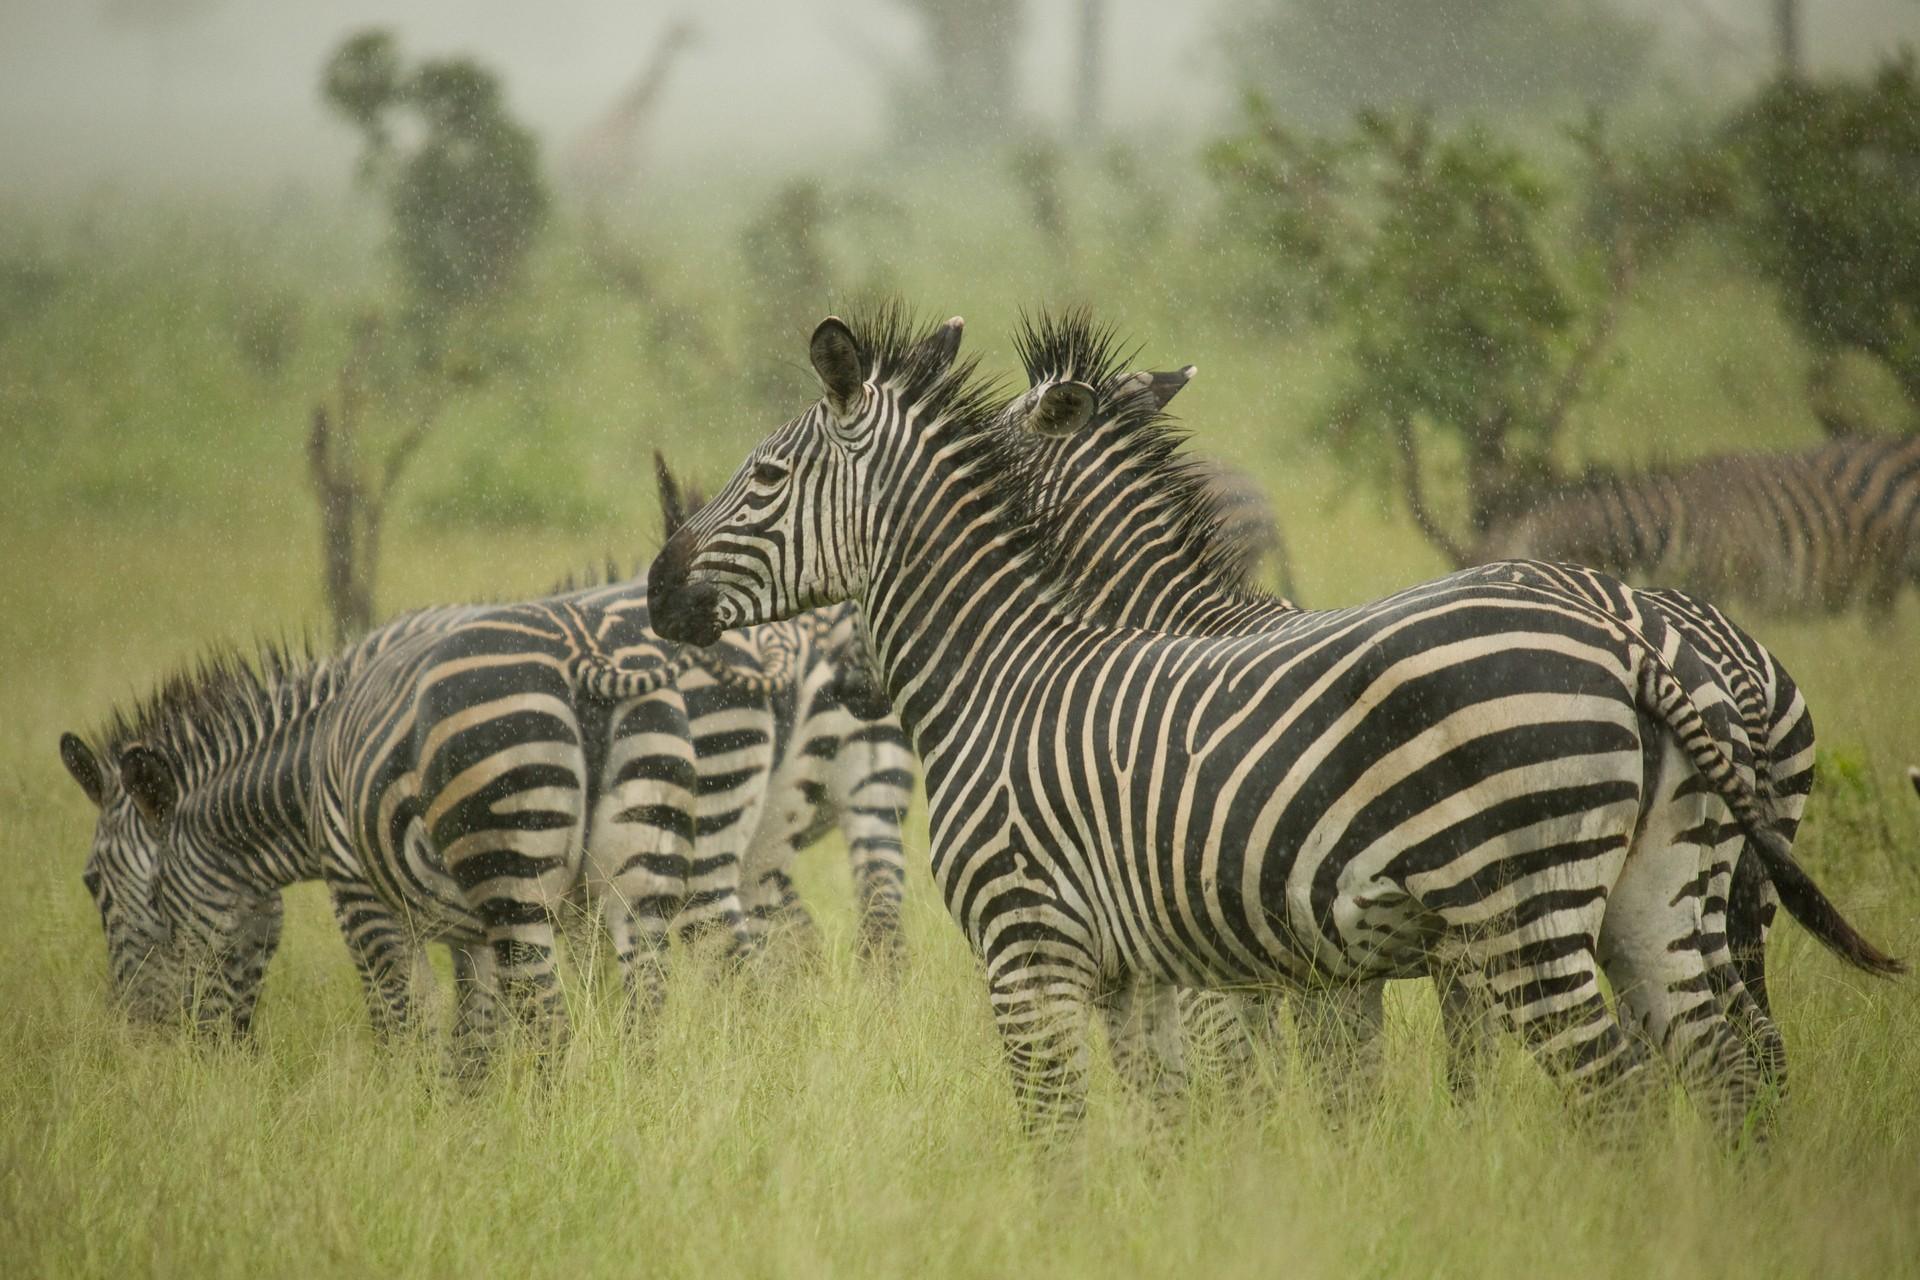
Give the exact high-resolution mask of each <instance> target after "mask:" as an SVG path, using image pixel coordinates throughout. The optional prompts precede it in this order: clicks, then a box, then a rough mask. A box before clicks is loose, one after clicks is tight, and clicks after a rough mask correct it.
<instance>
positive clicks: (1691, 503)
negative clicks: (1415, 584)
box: [1472, 436, 1920, 613]
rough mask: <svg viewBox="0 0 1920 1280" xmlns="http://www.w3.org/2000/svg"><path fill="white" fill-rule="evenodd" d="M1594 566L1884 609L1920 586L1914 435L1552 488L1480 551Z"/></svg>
mask: <svg viewBox="0 0 1920 1280" xmlns="http://www.w3.org/2000/svg"><path fill="white" fill-rule="evenodd" d="M1523 556H1524V557H1532V558H1536V559H1546V560H1572V561H1579V562H1581V563H1584V564H1593V565H1599V566H1601V567H1603V568H1606V569H1609V570H1612V571H1613V572H1615V573H1620V574H1628V575H1634V576H1636V577H1638V576H1644V577H1646V578H1649V579H1652V580H1654V581H1660V582H1672V583H1677V584H1679V585H1681V586H1683V587H1685V588H1686V589H1688V590H1689V591H1693V592H1697V593H1699V594H1701V595H1707V596H1712V597H1715V598H1719V599H1739V600H1745V601H1748V602H1750V603H1752V604H1753V605H1754V606H1756V607H1758V608H1761V609H1764V610H1768V611H1771V612H1776V613H1834V612H1838V611H1841V610H1843V609H1846V608H1849V607H1851V606H1853V605H1855V604H1862V603H1864V604H1865V605H1867V606H1868V607H1869V608H1870V609H1872V610H1874V611H1876V612H1885V611H1886V610H1887V609H1889V608H1891V606H1892V605H1893V602H1894V600H1895V599H1896V598H1897V596H1898V594H1899V592H1900V590H1901V588H1902V587H1904V586H1908V585H1912V584H1915V583H1920V439H1916V438H1914V437H1912V436H1896V437H1855V438H1851V439H1842V440H1833V441H1829V442H1828V443H1826V444H1823V445H1821V446H1820V447H1819V448H1817V449H1812V450H1809V451H1807V452H1804V453H1787V454H1765V453H1743V454H1729V455H1725V456H1721V457H1714V458H1705V459H1702V460H1700V461H1698V462H1693V463H1689V464H1687V465H1684V466H1680V467H1675V468H1672V469H1669V470H1663V471H1650V472H1646V473H1644V474H1640V475H1625V476H1606V477H1602V478H1599V479H1596V480H1593V481H1590V482H1588V483H1586V484H1583V485H1579V486H1576V487H1574V488H1571V489H1568V490H1565V491H1563V492H1559V493H1555V494H1550V495H1548V496H1546V497H1545V498H1543V499H1542V500H1540V501H1539V502H1537V503H1535V504H1533V505H1532V506H1531V507H1529V508H1528V509H1527V510H1526V511H1524V512H1522V513H1521V514H1519V515H1517V516H1515V517H1513V518H1512V519H1510V520H1508V521H1507V522H1505V523H1504V524H1502V525H1500V526H1498V527H1496V528H1494V529H1492V530H1490V531H1489V532H1488V533H1487V534H1486V535H1485V536H1484V537H1483V538H1482V539H1481V540H1480V542H1479V544H1478V545H1477V546H1476V547H1475V548H1474V550H1473V553H1472V558H1473V559H1474V560H1492V559H1506V558H1512V557H1523Z"/></svg>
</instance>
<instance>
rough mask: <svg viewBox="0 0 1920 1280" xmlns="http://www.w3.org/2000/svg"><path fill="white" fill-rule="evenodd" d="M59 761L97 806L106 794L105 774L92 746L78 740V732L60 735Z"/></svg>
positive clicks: (97, 806) (95, 806)
mask: <svg viewBox="0 0 1920 1280" xmlns="http://www.w3.org/2000/svg"><path fill="white" fill-rule="evenodd" d="M60 763H61V764H64V765H66V766H67V772H68V773H70V774H72V775H73V780H74V781H75V782H77V783H79V784H80V789H81V790H82V791H84V792H86V793H87V799H89V800H91V801H93V807H94V808H96V809H97V808H99V807H100V803H101V799H102V797H104V796H105V795H106V794H107V785H106V781H107V780H106V776H105V775H104V774H103V773H101V771H100V761H99V759H98V758H97V757H96V756H95V755H94V754H93V748H91V747H89V746H88V745H87V744H86V743H84V742H82V741H80V737H79V735H78V734H73V733H63V734H61V735H60Z"/></svg>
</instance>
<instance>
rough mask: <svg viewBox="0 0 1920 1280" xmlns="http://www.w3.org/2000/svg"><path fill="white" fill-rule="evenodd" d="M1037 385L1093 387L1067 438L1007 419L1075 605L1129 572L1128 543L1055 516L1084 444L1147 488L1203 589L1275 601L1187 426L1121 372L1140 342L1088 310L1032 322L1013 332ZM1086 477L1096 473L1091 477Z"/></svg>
mask: <svg viewBox="0 0 1920 1280" xmlns="http://www.w3.org/2000/svg"><path fill="white" fill-rule="evenodd" d="M1015 343H1016V346H1017V348H1018V350H1019V352H1020V357H1021V360H1022V363H1023V364H1024V365H1025V366H1026V370H1027V376H1028V378H1029V380H1030V381H1031V382H1032V383H1033V385H1034V386H1036V387H1038V386H1040V385H1041V384H1042V383H1044V382H1051V381H1058V380H1060V379H1062V378H1066V377H1071V378H1073V379H1075V380H1077V381H1081V382H1085V383H1088V384H1089V385H1091V386H1092V387H1093V388H1094V396H1095V400H1094V411H1093V416H1092V419H1091V420H1090V422H1089V425H1088V426H1087V428H1086V429H1085V430H1084V431H1082V432H1080V433H1079V434H1078V435H1077V436H1075V437H1073V438H1071V439H1067V440H1048V439H1044V438H1042V437H1039V436H1036V435H1035V434H1034V433H1032V432H1030V431H1027V430H1026V429H1025V428H1024V426H1023V425H1022V424H1020V423H1018V422H1013V421H1007V422H1004V423H1003V430H1004V431H1006V432H1007V433H1008V434H1009V435H1010V436H1012V437H1014V439H1013V441H1012V442H1011V444H1012V448H1011V459H1010V465H1011V466H1012V468H1013V470H1014V473H1015V475H1016V476H1017V477H1018V479H1017V482H1016V483H1017V484H1018V486H1019V488H1020V491H1021V497H1020V509H1021V511H1022V513H1023V514H1024V516H1025V518H1026V519H1027V521H1028V522H1029V523H1030V524H1031V526H1032V527H1033V528H1034V530H1035V533H1036V535H1037V537H1038V540H1039V545H1040V549H1041V555H1042V558H1043V559H1044V561H1045V562H1046V568H1047V572H1048V576H1049V577H1050V578H1051V579H1053V580H1054V581H1055V582H1056V583H1057V584H1058V585H1059V586H1061V587H1062V588H1063V589H1064V601H1065V604H1066V606H1067V607H1068V608H1069V609H1070V610H1073V611H1075V612H1085V611H1087V610H1088V609H1090V608H1093V607H1094V606H1095V604H1096V601H1097V599H1098V598H1099V597H1101V596H1102V595H1103V594H1105V593H1106V592H1107V591H1108V589H1109V588H1111V586H1112V584H1113V583H1114V582H1115V581H1116V579H1117V578H1119V577H1120V576H1122V575H1123V574H1124V573H1125V571H1126V570H1127V568H1128V565H1127V562H1126V560H1127V557H1128V555H1130V554H1131V552H1130V549H1129V548H1127V547H1124V546H1113V545H1109V544H1107V543H1105V542H1104V541H1103V542H1102V544H1101V545H1100V546H1098V547H1097V548H1094V547H1089V546H1087V545H1086V542H1085V538H1086V536H1087V534H1088V533H1089V532H1090V531H1089V530H1088V529H1087V528H1085V527H1069V526H1068V524H1067V522H1066V521H1064V520H1062V519H1060V518H1058V517H1057V516H1056V515H1055V513H1056V512H1057V511H1059V510H1060V508H1061V506H1062V503H1061V498H1062V497H1063V491H1064V490H1066V489H1067V488H1069V487H1071V486H1073V485H1074V484H1075V483H1076V482H1077V481H1079V480H1080V479H1081V478H1082V471H1083V470H1086V469H1084V468H1082V467H1079V466H1077V465H1076V464H1075V462H1074V461H1073V459H1074V457H1075V456H1076V455H1077V454H1080V453H1081V452H1082V451H1083V450H1085V451H1091V453H1092V454H1093V455H1094V456H1097V457H1098V458H1099V459H1100V466H1101V469H1102V471H1103V472H1104V473H1105V474H1106V475H1108V476H1129V477H1139V478H1140V479H1141V480H1143V481H1144V482H1145V483H1144V486H1143V487H1144V489H1145V490H1146V491H1147V492H1148V493H1150V494H1151V495H1152V497H1151V498H1150V499H1149V501H1150V502H1151V503H1152V504H1153V506H1154V507H1155V508H1157V512H1156V516H1157V519H1158V520H1159V522H1160V524H1161V527H1162V528H1163V529H1165V530H1166V531H1167V533H1168V534H1169V535H1170V538H1169V539H1168V541H1169V542H1170V543H1171V544H1172V546H1173V548H1174V549H1175V555H1176V557H1177V558H1178V560H1179V561H1181V562H1183V563H1184V567H1185V569H1186V571H1187V573H1188V574H1189V575H1190V576H1191V577H1192V578H1193V579H1194V581H1195V582H1196V584H1197V585H1204V586H1206V587H1207V588H1209V589H1211V590H1214V591H1218V592H1221V593H1223V594H1225V595H1228V596H1231V597H1233V598H1235V599H1239V600H1248V601H1252V600H1271V599H1275V597H1273V596H1272V595H1271V594H1270V593H1268V592H1266V591H1264V590H1261V589H1260V588H1258V587H1256V586H1255V585H1254V584H1253V581H1252V578H1253V572H1254V566H1255V565H1256V564H1257V562H1258V559H1259V551H1258V549H1257V548H1255V547H1254V546H1252V545H1251V543H1250V542H1249V541H1248V539H1247V538H1246V537H1245V536H1244V534H1243V532H1242V531H1240V530H1238V529H1237V528H1236V526H1235V525H1234V523H1233V521H1232V518H1231V516H1230V513H1229V512H1228V510H1227V507H1226V504H1225V503H1224V502H1223V501H1222V499H1221V496H1220V493H1219V490H1218V488H1217V487H1216V485H1215V484H1214V481H1213V475H1212V472H1213V468H1212V465H1211V464H1209V463H1208V461H1207V460H1206V459H1205V458H1202V457H1200V456H1198V455H1196V454H1194V453H1192V452H1190V451H1189V450H1188V449H1187V439H1188V433H1187V432H1186V431H1185V430H1184V429H1183V428H1181V427H1180V426H1178V425H1177V424H1176V423H1175V422H1174V421H1173V419H1171V418H1170V417H1168V416H1167V414H1166V412H1165V411H1164V409H1163V408H1162V407H1161V405H1160V403H1159V402H1158V401H1156V400H1155V398H1154V397H1153V396H1152V395H1151V394H1150V393H1149V392H1148V390H1147V388H1146V387H1144V386H1143V385H1141V384H1140V383H1139V382H1137V381H1135V380H1134V379H1133V378H1132V377H1131V375H1130V374H1128V373H1126V372H1124V368H1125V366H1126V365H1128V364H1131V363H1132V361H1133V359H1134V357H1135V355H1136V354H1137V351H1138V348H1134V347H1129V346H1128V345H1127V344H1125V343H1124V342H1122V341H1121V339H1120V338H1119V336H1118V334H1117V332H1116V331H1115V330H1114V329H1113V328H1112V327H1111V326H1108V325H1104V324H1101V323H1099V322H1097V321H1096V320H1094V318H1093V316H1092V315H1091V313H1090V312H1088V311H1087V310H1086V309H1084V308H1074V309H1072V310H1069V311H1067V312H1065V313H1063V314H1061V315H1059V316H1054V315H1050V314H1048V313H1046V312H1044V311H1042V312H1041V313H1040V314H1039V315H1038V316H1036V317H1031V318H1025V319H1024V320H1023V325H1022V329H1021V331H1020V333H1019V334H1018V335H1017V337H1016V338H1015ZM1087 474H1088V475H1089V476H1090V475H1091V472H1090V471H1088V472H1087Z"/></svg>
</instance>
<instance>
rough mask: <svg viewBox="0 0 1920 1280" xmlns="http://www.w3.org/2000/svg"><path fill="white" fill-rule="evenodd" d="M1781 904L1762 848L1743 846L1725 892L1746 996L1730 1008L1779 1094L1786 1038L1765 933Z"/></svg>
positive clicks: (1735, 967)
mask: <svg viewBox="0 0 1920 1280" xmlns="http://www.w3.org/2000/svg"><path fill="white" fill-rule="evenodd" d="M1779 905H1780V897H1779V894H1778V893H1776V892H1775V891H1774V887H1773V881H1772V880H1770V879H1769V878H1768V877H1767V871H1766V867H1765V865H1764V864H1762V862H1761V861H1760V855H1759V853H1758V852H1757V851H1755V850H1752V849H1747V848H1744V847H1743V848H1742V850H1741V852H1740V856H1739V858H1738V859H1737V860H1736V861H1735V862H1734V865H1733V876H1732V886H1731V888H1730V889H1729V890H1728V893H1727V941H1728V944H1729V945H1728V950H1729V952H1730V954H1731V959H1732V965H1733V972H1734V974H1735V976H1736V977H1737V978H1738V982H1739V988H1738V989H1739V991H1740V993H1741V994H1743V995H1744V996H1745V997H1746V1001H1745V1002H1744V1004H1734V1005H1732V1006H1731V1007H1730V1008H1729V1009H1728V1013H1729V1014H1730V1015H1731V1016H1732V1017H1733V1018H1734V1020H1735V1023H1736V1025H1740V1027H1741V1030H1742V1031H1743V1032H1744V1034H1745V1035H1746V1037H1747V1040H1748V1042H1749V1043H1750V1044H1751V1045H1752V1046H1753V1054H1754V1057H1755V1058H1756V1060H1757V1061H1758V1064H1759V1069H1760V1075H1761V1078H1762V1079H1763V1080H1765V1081H1766V1083H1767V1085H1768V1087H1769V1088H1771V1089H1772V1090H1773V1092H1774V1094H1775V1096H1778V1097H1784V1096H1785V1095H1786V1091H1787V1043H1786V1039H1785V1038H1784V1037H1783V1036H1782V1035H1781V1034H1780V1027H1779V1024H1778V1023H1776V1022H1774V1020H1773V1010H1772V1006H1771V1004H1770V1002H1769V1001H1768V999H1767V932H1768V930H1769V928H1770V927H1771V926H1772V924H1773V917H1774V913H1775V911H1777V910H1778V908H1779ZM1749 1010H1750V1012H1749ZM1743 1018H1744V1022H1743Z"/></svg>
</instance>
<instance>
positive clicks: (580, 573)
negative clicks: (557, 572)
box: [545, 556, 647, 596]
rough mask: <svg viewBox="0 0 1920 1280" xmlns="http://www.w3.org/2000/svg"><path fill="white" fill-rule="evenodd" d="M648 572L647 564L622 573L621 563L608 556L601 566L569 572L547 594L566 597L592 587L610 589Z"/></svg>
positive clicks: (595, 565)
mask: <svg viewBox="0 0 1920 1280" xmlns="http://www.w3.org/2000/svg"><path fill="white" fill-rule="evenodd" d="M646 571H647V566H646V565H645V564H641V565H638V566H636V567H635V568H634V571H633V572H632V573H625V572H622V571H621V568H620V563H619V561H617V560H615V559H614V558H613V557H612V556H608V557H607V558H606V559H605V560H603V561H601V562H600V563H599V564H590V565H587V566H586V567H585V568H583V569H579V570H573V569H569V570H568V571H567V576H566V577H564V578H561V579H560V580H559V581H557V582H555V583H554V584H553V585H552V586H550V587H548V588H547V590H546V592H545V594H547V595H550V596H564V595H567V594H570V593H571V592H575V591H586V590H588V589H589V588H592V587H610V586H612V585H613V584H614V583H616V582H625V581H627V580H628V579H629V578H634V577H638V576H639V575H640V574H642V573H645V572H646Z"/></svg>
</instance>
